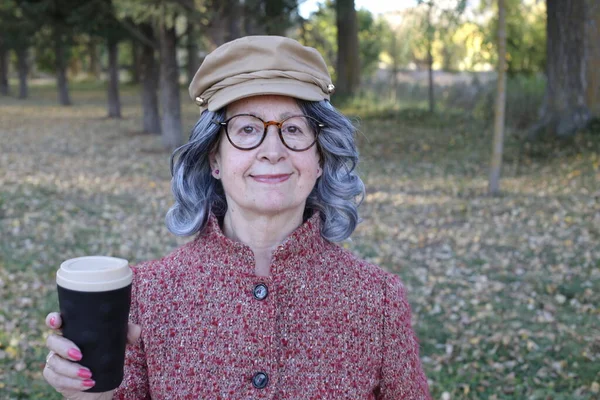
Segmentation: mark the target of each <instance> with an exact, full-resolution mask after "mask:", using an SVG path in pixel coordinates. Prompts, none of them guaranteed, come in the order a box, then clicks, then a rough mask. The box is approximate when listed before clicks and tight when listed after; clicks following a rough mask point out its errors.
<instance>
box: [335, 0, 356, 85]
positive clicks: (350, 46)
mask: <svg viewBox="0 0 600 400" xmlns="http://www.w3.org/2000/svg"><path fill="white" fill-rule="evenodd" d="M335 11H336V26H337V49H338V51H337V63H336V66H337V69H336V72H337V81H336V90H337V93H338V94H339V95H341V96H342V97H343V96H352V95H353V94H354V93H355V92H356V90H357V89H358V85H359V84H360V58H359V55H358V54H359V53H358V52H359V46H358V20H357V17H356V9H355V7H354V0H336V2H335Z"/></svg>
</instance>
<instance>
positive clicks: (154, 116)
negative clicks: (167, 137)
mask: <svg viewBox="0 0 600 400" xmlns="http://www.w3.org/2000/svg"><path fill="white" fill-rule="evenodd" d="M139 29H140V31H141V33H142V34H143V35H144V37H146V38H147V39H148V40H147V41H144V42H142V49H141V54H140V80H141V90H140V95H141V101H142V131H143V132H144V133H155V134H160V133H161V128H160V115H159V113H158V94H157V93H158V81H159V79H160V75H159V67H158V63H157V62H156V56H155V53H156V51H155V48H154V46H153V43H154V42H155V40H156V39H155V34H154V29H153V28H152V25H151V24H150V23H147V22H146V23H142V24H140V25H139Z"/></svg>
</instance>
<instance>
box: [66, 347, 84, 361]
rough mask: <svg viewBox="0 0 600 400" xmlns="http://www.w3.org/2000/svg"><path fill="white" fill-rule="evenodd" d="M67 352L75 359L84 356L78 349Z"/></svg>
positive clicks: (77, 359)
mask: <svg viewBox="0 0 600 400" xmlns="http://www.w3.org/2000/svg"><path fill="white" fill-rule="evenodd" d="M67 354H68V355H69V357H71V358H72V359H73V360H75V361H79V360H81V358H82V357H83V354H81V352H80V351H79V350H77V349H70V350H69V351H68V352H67Z"/></svg>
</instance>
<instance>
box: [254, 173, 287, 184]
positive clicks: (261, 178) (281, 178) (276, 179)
mask: <svg viewBox="0 0 600 400" xmlns="http://www.w3.org/2000/svg"><path fill="white" fill-rule="evenodd" d="M291 175H292V174H278V175H250V176H251V177H252V179H254V180H255V181H257V182H261V183H280V182H285V181H287V180H288V179H289V178H290V176H291Z"/></svg>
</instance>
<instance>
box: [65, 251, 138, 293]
mask: <svg viewBox="0 0 600 400" xmlns="http://www.w3.org/2000/svg"><path fill="white" fill-rule="evenodd" d="M132 279H133V273H132V272H131V268H129V261H127V260H125V259H123V258H115V257H104V256H86V257H77V258H71V259H69V260H66V261H64V262H63V263H62V264H61V265H60V269H59V270H58V271H57V272H56V283H57V284H58V285H59V286H61V287H63V288H65V289H71V290H77V291H80V292H106V291H109V290H117V289H121V288H123V287H125V286H127V285H129V284H131V281H132Z"/></svg>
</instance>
